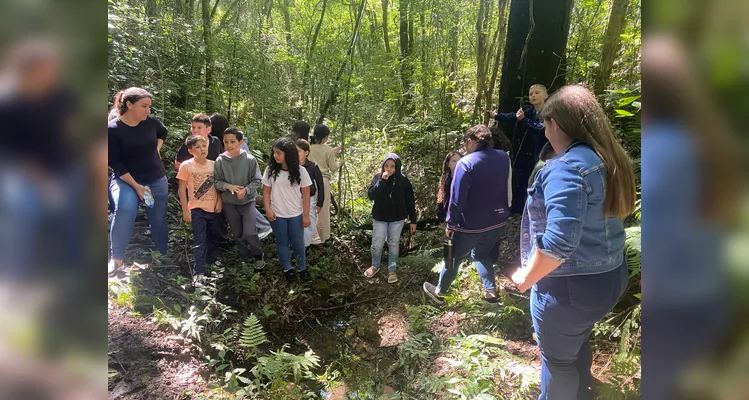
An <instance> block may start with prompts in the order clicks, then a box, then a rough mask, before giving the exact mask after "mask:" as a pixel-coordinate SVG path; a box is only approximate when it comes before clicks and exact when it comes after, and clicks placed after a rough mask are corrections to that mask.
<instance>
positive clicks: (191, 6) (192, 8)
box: [187, 0, 195, 23]
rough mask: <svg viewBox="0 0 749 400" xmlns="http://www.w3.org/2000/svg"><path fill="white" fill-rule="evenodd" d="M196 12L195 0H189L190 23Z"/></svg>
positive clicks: (188, 14)
mask: <svg viewBox="0 0 749 400" xmlns="http://www.w3.org/2000/svg"><path fill="white" fill-rule="evenodd" d="M194 12H195V0H188V1H187V21H188V22H189V23H192V22H193V21H192V18H193V16H194Z"/></svg>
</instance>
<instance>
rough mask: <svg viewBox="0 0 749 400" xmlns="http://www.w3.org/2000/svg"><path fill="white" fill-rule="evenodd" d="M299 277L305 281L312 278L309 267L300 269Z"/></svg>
mask: <svg viewBox="0 0 749 400" xmlns="http://www.w3.org/2000/svg"><path fill="white" fill-rule="evenodd" d="M299 278H300V279H301V280H303V281H305V282H306V281H311V280H312V277H311V276H310V274H309V270H307V269H303V270H301V271H299Z"/></svg>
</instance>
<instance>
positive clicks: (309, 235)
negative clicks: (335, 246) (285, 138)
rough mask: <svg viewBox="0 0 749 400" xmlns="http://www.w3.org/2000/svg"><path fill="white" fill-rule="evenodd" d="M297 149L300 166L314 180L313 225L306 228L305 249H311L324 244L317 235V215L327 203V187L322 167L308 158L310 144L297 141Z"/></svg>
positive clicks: (311, 207)
mask: <svg viewBox="0 0 749 400" xmlns="http://www.w3.org/2000/svg"><path fill="white" fill-rule="evenodd" d="M296 149H297V151H298V152H299V165H301V166H302V167H304V169H306V170H307V173H308V174H309V177H310V178H311V179H312V186H310V188H309V205H310V210H309V219H310V222H311V223H310V226H308V227H306V228H304V247H309V245H310V244H322V241H320V235H319V234H318V233H317V214H318V213H319V212H320V210H322V205H323V202H324V201H325V186H324V185H323V180H322V172H321V171H320V167H318V166H317V164H315V163H313V162H312V161H310V160H309V159H308V158H307V157H308V156H309V142H308V141H306V140H304V139H297V140H296ZM313 207H314V209H313Z"/></svg>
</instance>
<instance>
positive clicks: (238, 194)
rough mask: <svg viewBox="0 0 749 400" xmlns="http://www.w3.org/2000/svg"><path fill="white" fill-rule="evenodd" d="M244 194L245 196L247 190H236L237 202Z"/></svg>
mask: <svg viewBox="0 0 749 400" xmlns="http://www.w3.org/2000/svg"><path fill="white" fill-rule="evenodd" d="M246 194H247V189H245V188H241V189H239V190H237V198H238V199H239V200H242V199H243V198H244V196H245V195H246Z"/></svg>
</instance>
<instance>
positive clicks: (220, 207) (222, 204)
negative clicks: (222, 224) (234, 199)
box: [216, 202, 224, 218]
mask: <svg viewBox="0 0 749 400" xmlns="http://www.w3.org/2000/svg"><path fill="white" fill-rule="evenodd" d="M223 209H224V203H221V202H220V203H218V204H216V212H217V213H220V212H221V210H223ZM222 218H223V217H222Z"/></svg>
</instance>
